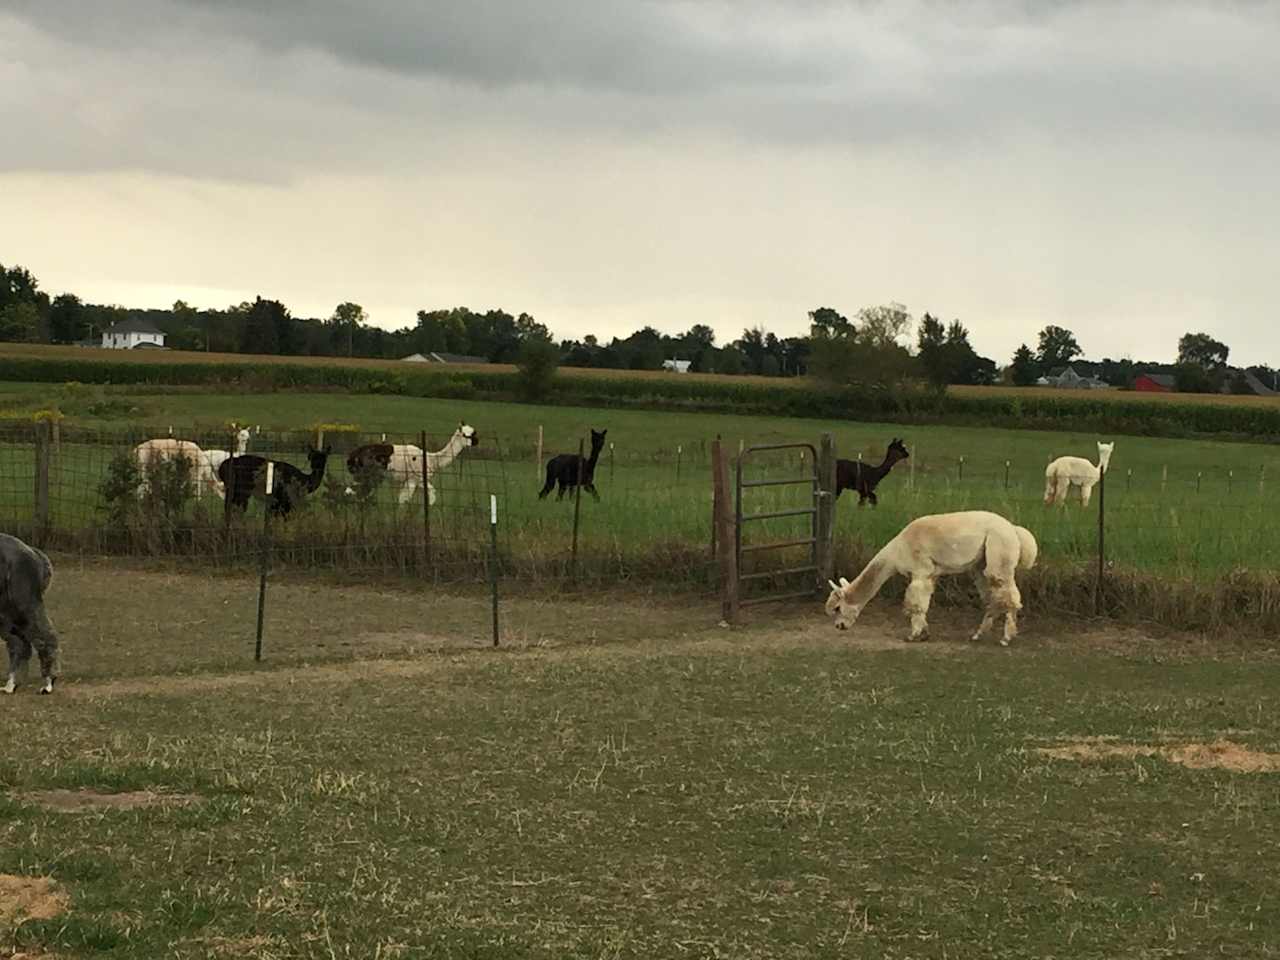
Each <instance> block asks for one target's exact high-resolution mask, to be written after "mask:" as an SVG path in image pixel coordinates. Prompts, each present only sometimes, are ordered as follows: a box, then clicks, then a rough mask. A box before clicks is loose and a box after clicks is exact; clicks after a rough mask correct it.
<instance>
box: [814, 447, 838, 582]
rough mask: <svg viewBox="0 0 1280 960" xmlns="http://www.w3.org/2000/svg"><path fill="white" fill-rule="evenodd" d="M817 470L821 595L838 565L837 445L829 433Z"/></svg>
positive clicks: (817, 547) (820, 452) (817, 564)
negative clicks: (836, 546) (836, 543)
mask: <svg viewBox="0 0 1280 960" xmlns="http://www.w3.org/2000/svg"><path fill="white" fill-rule="evenodd" d="M814 467H815V469H816V470H817V474H818V530H817V534H818V542H817V544H816V545H815V549H814V553H815V554H816V556H815V557H814V561H815V566H817V568H818V592H819V593H821V592H822V589H823V587H825V586H826V585H827V581H828V580H831V579H833V578H834V577H835V562H836V561H835V549H834V545H835V527H836V496H835V492H836V445H835V440H833V439H832V437H831V434H829V433H824V434H823V435H822V443H821V445H820V446H819V447H818V462H817V463H816V464H814Z"/></svg>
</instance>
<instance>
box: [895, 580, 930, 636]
mask: <svg viewBox="0 0 1280 960" xmlns="http://www.w3.org/2000/svg"><path fill="white" fill-rule="evenodd" d="M933 585H934V581H933V579H932V578H931V577H916V578H914V579H913V580H912V581H911V583H910V584H908V586H907V595H906V597H905V598H903V602H902V607H903V609H904V610H905V611H906V613H907V616H908V617H910V618H911V635H910V636H909V637H907V642H908V643H911V642H914V641H917V640H925V639H928V634H929V622H928V620H927V619H926V617H927V615H928V613H929V601H930V600H931V599H933Z"/></svg>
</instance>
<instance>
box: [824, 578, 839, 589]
mask: <svg viewBox="0 0 1280 960" xmlns="http://www.w3.org/2000/svg"><path fill="white" fill-rule="evenodd" d="M827 583H829V584H831V589H832V590H839V589H840V584H838V583H836V582H835V581H834V580H828V581H827Z"/></svg>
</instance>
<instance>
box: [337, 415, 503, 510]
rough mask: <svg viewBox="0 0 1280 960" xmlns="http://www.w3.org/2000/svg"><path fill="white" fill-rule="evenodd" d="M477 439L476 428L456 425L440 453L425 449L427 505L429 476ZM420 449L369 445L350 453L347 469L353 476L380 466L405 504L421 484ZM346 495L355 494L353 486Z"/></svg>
mask: <svg viewBox="0 0 1280 960" xmlns="http://www.w3.org/2000/svg"><path fill="white" fill-rule="evenodd" d="M479 440H480V438H479V437H478V436H477V435H476V431H475V427H472V426H468V425H467V424H465V423H460V424H458V429H457V430H455V431H454V432H453V436H451V437H450V438H449V442H448V443H446V444H445V445H444V446H443V447H441V448H440V449H439V450H434V451H432V450H428V451H427V454H426V459H427V503H428V504H434V503H435V502H436V490H435V487H433V486H432V485H431V477H432V476H433V475H434V474H435V473H436V472H438V471H440V470H443V469H444V468H445V467H447V466H449V464H451V463H453V461H454V460H455V459H456V458H457V456H458V454H460V453H462V451H463V450H465V449H466V448H467V447H470V446H474V445H475V444H476V443H478V442H479ZM422 457H423V454H422V448H421V447H419V446H415V445H414V444H412V443H395V444H391V443H370V444H365V445H364V446H362V447H357V448H356V449H355V450H352V451H351V453H350V454H349V455H348V456H347V470H348V471H350V473H351V474H352V475H353V476H356V475H357V474H359V472H360V471H361V470H364V469H367V468H369V467H370V466H372V465H373V464H378V465H380V466H381V467H382V468H383V469H384V470H386V471H387V476H388V477H389V478H390V480H391V482H392V483H393V484H394V485H395V486H397V487H399V488H400V492H399V494H398V495H397V496H396V500H397V501H398V502H399V503H408V502H409V501H410V500H412V499H413V496H414V494H416V493H417V492H418V487H419V486H420V485H421V483H422ZM346 493H347V494H348V495H351V494H354V493H355V490H354V489H353V488H352V487H347V489H346Z"/></svg>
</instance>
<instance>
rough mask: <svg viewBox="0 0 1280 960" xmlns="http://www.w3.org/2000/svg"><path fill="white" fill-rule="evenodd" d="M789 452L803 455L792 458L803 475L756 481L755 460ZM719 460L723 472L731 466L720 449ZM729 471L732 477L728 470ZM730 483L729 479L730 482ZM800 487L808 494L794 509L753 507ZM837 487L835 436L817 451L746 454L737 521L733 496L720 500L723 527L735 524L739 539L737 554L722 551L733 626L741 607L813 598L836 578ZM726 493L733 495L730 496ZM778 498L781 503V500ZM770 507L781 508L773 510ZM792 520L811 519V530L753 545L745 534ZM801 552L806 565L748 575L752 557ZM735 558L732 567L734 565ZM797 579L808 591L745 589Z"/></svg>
mask: <svg viewBox="0 0 1280 960" xmlns="http://www.w3.org/2000/svg"><path fill="white" fill-rule="evenodd" d="M786 451H793V452H794V453H796V454H797V456H796V457H794V458H787V460H788V461H789V462H790V463H793V464H794V463H796V461H799V464H798V468H797V469H798V472H796V473H789V472H784V473H783V475H766V476H764V477H762V478H759V479H752V478H751V475H750V473H749V472H748V470H747V468H748V467H749V466H751V464H752V462H753V458H755V461H756V462H759V461H760V459H761V458H760V456H759V455H760V454H765V453H776V452H786ZM717 456H719V457H721V458H722V465H721V466H719V467H717V470H723V469H724V466H726V464H723V455H722V454H721V453H720V452H719V450H718V448H717ZM724 472H726V473H727V470H725V471H724ZM724 479H725V480H727V477H725V478H724ZM727 486H728V484H727V483H724V482H723V481H721V482H720V486H719V488H720V489H723V488H724V487H727ZM795 487H800V488H801V490H802V493H803V494H804V495H803V496H802V497H800V498H798V500H797V502H796V503H794V504H777V503H774V504H768V503H764V504H760V498H757V504H758V505H759V506H763V507H764V509H758V508H753V507H752V506H751V504H750V500H751V498H752V493H759V492H760V491H762V490H776V489H779V488H783V489H785V488H795ZM834 487H835V446H834V444H833V443H832V440H831V437H830V435H829V434H824V435H823V438H822V443H821V446H820V447H815V446H814V445H813V444H811V443H772V444H758V445H754V446H750V447H746V448H744V449H743V450H742V451H741V453H740V454H739V455H738V461H737V464H736V468H735V483H734V488H733V499H732V504H733V508H732V509H733V512H732V515H731V516H727V514H728V513H729V511H728V506H729V504H728V502H727V501H728V497H727V496H723V495H721V500H720V502H721V504H722V505H721V507H720V509H721V511H722V516H723V519H724V521H726V522H725V523H724V524H723V526H728V523H729V522H731V523H732V536H733V540H732V551H731V552H730V551H728V550H724V551H723V552H722V564H721V586H722V593H723V599H724V616H725V619H726V620H727V621H729V622H732V621H733V620H734V618H735V617H736V615H737V612H738V609H739V608H741V607H745V606H752V605H755V604H760V603H770V602H773V601H777V600H793V599H804V598H813V597H815V596H817V595H818V591H819V590H820V589H821V587H822V586H824V585H825V584H826V581H827V578H828V577H829V576H830V575H831V557H832V553H831V533H832V527H833V523H832V518H833V516H834V509H835V497H834ZM724 492H725V493H727V491H724ZM773 499H775V501H776V498H773ZM770 506H773V507H776V508H775V509H769V507H770ZM786 517H795V518H806V519H807V521H808V522H807V523H806V524H805V525H804V527H805V529H803V530H801V531H796V532H794V533H793V534H791V535H788V536H786V537H785V538H781V539H772V540H770V539H763V540H759V541H753V540H751V539H750V538H749V537H747V536H745V535H744V534H745V533H746V532H747V531H748V530H751V529H758V530H763V529H764V523H763V522H764V521H769V520H778V519H782V518H786ZM749 524H756V526H755V527H754V528H752V527H750V526H748V525H749ZM722 543H723V541H722ZM801 550H802V551H803V556H802V557H798V558H796V559H797V560H799V561H800V562H797V563H792V564H791V565H788V566H778V567H774V568H764V567H762V566H761V565H760V564H758V563H752V564H749V566H750V567H751V569H750V570H748V569H747V566H748V565H747V564H744V559H746V558H752V559H753V560H754V559H755V558H756V557H759V556H761V555H767V554H771V553H775V552H780V551H793V552H798V551H801ZM724 554H729V556H724ZM730 559H731V561H732V562H731V563H729V562H728V561H729V560H730ZM796 577H801V578H803V579H802V580H801V582H802V583H804V584H805V585H804V587H803V589H801V588H799V587H798V586H796V587H795V588H792V589H785V588H784V589H782V590H780V591H774V592H770V593H760V594H755V595H753V596H746V595H745V590H744V588H745V587H746V586H747V585H748V584H758V583H760V582H767V581H773V580H785V579H786V578H796Z"/></svg>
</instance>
